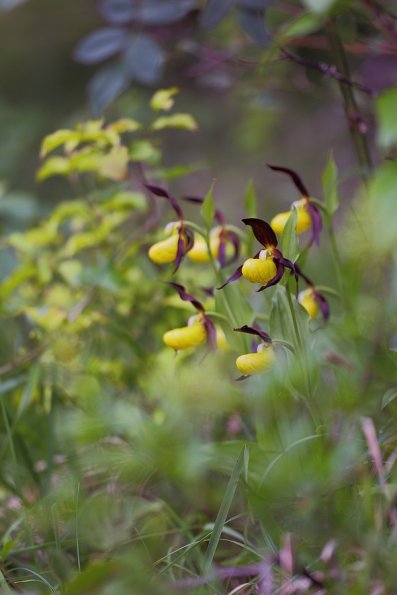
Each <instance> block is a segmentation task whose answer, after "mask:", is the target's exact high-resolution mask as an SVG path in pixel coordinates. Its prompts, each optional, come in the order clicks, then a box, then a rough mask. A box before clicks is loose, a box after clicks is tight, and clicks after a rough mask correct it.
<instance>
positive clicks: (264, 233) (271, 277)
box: [218, 217, 297, 291]
mask: <svg viewBox="0 0 397 595" xmlns="http://www.w3.org/2000/svg"><path fill="white" fill-rule="evenodd" d="M242 221H243V223H245V225H249V226H250V227H252V230H253V232H254V236H255V237H256V239H257V240H258V242H260V243H261V244H262V246H263V247H264V250H261V251H260V252H258V253H257V254H256V255H255V256H254V257H253V258H248V259H247V260H246V261H245V262H244V263H243V264H242V265H241V266H239V267H238V268H237V269H236V270H235V272H234V273H233V274H232V275H231V276H230V277H229V278H228V279H227V280H226V282H225V283H224V284H223V285H221V287H219V288H218V289H222V288H223V287H225V286H226V285H227V284H228V283H231V282H232V281H236V280H237V279H239V278H240V277H242V276H243V277H245V279H247V281H249V282H250V283H260V284H261V285H262V287H260V288H259V289H258V291H263V290H264V289H266V288H267V287H271V286H272V285H275V284H276V283H278V282H279V281H280V279H281V278H282V276H283V275H284V271H285V267H287V268H289V269H290V270H291V271H292V272H293V273H294V275H295V277H297V274H296V270H295V265H294V263H293V262H291V261H290V260H288V259H287V258H284V256H283V255H282V253H281V251H280V250H279V249H278V248H277V244H278V241H277V237H276V234H275V233H274V231H273V230H272V228H271V227H270V225H269V224H268V223H266V221H262V219H256V218H253V217H251V218H248V219H243V220H242Z"/></svg>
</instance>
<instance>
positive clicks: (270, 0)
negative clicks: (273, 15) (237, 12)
mask: <svg viewBox="0 0 397 595" xmlns="http://www.w3.org/2000/svg"><path fill="white" fill-rule="evenodd" d="M272 4H274V0H237V6H239V7H240V8H245V9H246V10H265V8H268V7H269V6H271V5H272Z"/></svg>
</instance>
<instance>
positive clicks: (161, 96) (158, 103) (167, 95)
mask: <svg viewBox="0 0 397 595" xmlns="http://www.w3.org/2000/svg"><path fill="white" fill-rule="evenodd" d="M177 93H179V89H178V87H171V88H170V89H160V90H159V91H157V92H156V93H155V94H154V95H153V97H152V98H151V100H150V107H151V108H152V110H155V111H156V112H158V111H161V110H164V111H166V112H168V110H170V109H171V108H172V107H173V105H174V99H173V97H174V95H176V94H177Z"/></svg>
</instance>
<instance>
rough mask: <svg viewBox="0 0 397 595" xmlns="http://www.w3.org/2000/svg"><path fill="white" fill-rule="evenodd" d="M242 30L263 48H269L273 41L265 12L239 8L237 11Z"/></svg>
mask: <svg viewBox="0 0 397 595" xmlns="http://www.w3.org/2000/svg"><path fill="white" fill-rule="evenodd" d="M237 15H238V20H239V23H240V26H241V28H242V29H243V31H245V33H247V35H249V36H250V37H251V39H253V40H254V41H256V43H258V44H259V45H260V46H261V47H267V46H268V45H269V42H270V40H271V36H270V33H269V32H268V30H267V29H266V26H265V13H264V11H263V10H247V9H245V8H239V9H238V11H237Z"/></svg>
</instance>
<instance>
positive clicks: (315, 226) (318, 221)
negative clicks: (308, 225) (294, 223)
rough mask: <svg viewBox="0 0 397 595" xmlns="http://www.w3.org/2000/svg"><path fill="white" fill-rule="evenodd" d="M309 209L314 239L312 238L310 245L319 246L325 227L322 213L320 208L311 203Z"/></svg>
mask: <svg viewBox="0 0 397 595" xmlns="http://www.w3.org/2000/svg"><path fill="white" fill-rule="evenodd" d="M308 209H309V213H310V217H311V220H312V237H311V238H310V245H311V244H313V243H314V244H317V246H318V245H319V243H320V232H321V229H322V226H323V221H322V218H321V213H320V211H319V210H318V208H317V207H316V206H315V205H313V204H312V203H311V202H310V201H309V204H308Z"/></svg>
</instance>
